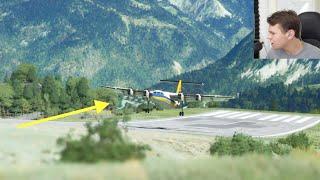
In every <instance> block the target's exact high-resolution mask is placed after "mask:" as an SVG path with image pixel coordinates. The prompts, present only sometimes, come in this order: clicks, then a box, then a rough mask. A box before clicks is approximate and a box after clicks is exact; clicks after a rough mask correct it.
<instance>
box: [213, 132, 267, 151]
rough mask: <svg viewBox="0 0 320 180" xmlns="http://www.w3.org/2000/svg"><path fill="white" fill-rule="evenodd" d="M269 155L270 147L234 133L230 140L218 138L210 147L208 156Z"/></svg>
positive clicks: (249, 137)
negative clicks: (252, 153) (251, 153)
mask: <svg viewBox="0 0 320 180" xmlns="http://www.w3.org/2000/svg"><path fill="white" fill-rule="evenodd" d="M249 152H256V153H267V154H270V153H271V149H270V147H268V146H267V145H265V144H264V143H263V142H262V141H258V140H254V139H253V138H252V137H251V136H247V135H244V134H238V133H235V134H234V135H233V136H232V138H228V137H219V138H218V139H217V141H216V142H215V143H213V144H212V145H211V147H210V154H212V155H214V154H218V155H220V156H221V155H233V156H240V155H243V154H245V153H249Z"/></svg>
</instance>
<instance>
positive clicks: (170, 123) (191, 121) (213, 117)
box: [127, 110, 320, 137]
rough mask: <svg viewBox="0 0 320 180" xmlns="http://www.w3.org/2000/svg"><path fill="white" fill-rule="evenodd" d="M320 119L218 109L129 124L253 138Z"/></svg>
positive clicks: (307, 125)
mask: <svg viewBox="0 0 320 180" xmlns="http://www.w3.org/2000/svg"><path fill="white" fill-rule="evenodd" d="M319 122H320V116H317V115H311V114H297V113H273V112H257V111H255V112H253V111H235V110H216V111H213V112H210V113H205V114H201V115H194V116H186V117H177V118H169V119H160V120H148V121H145V120H144V121H132V122H129V123H128V124H127V126H128V127H129V128H131V129H144V130H159V131H170V132H184V133H193V134H206V135H213V136H232V135H233V134H234V133H235V132H238V133H245V134H247V135H251V136H254V137H273V136H282V135H287V134H291V133H294V132H298V131H301V130H304V129H307V128H310V127H312V126H315V125H316V124H318V123H319Z"/></svg>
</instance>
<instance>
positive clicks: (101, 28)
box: [0, 0, 250, 88]
mask: <svg viewBox="0 0 320 180" xmlns="http://www.w3.org/2000/svg"><path fill="white" fill-rule="evenodd" d="M229 3H235V2H231V1H230V2H229ZM228 6H231V5H228ZM232 6H233V5H232ZM246 8H247V7H245V8H244V9H246ZM248 8H250V7H248ZM199 11H201V10H200V9H199ZM203 11H208V10H203ZM229 11H230V10H228V12H229ZM247 11H250V9H249V10H248V9H247ZM199 13H200V14H201V12H199ZM230 13H232V12H230ZM202 14H205V12H203V13H202ZM227 15H229V13H227ZM212 19H214V17H212ZM231 21H234V20H232V19H230V18H229V19H225V20H224V23H225V24H231V23H232V22H231ZM244 28H245V29H247V28H246V27H244ZM245 29H243V30H242V31H241V33H235V35H233V36H225V34H224V32H225V31H228V28H221V27H210V26H208V24H206V23H204V22H202V21H197V20H196V19H193V18H192V17H191V16H189V15H188V14H186V13H185V12H183V11H182V10H180V9H179V8H177V7H176V6H175V5H172V4H171V3H170V2H168V1H166V0H164V1H157V0H121V1H120V0H108V1H105V0H68V1H66V0H10V1H9V0H5V1H1V2H0V41H1V43H0V62H1V64H2V65H3V66H2V67H0V77H4V76H6V75H9V74H10V73H11V72H12V70H13V69H14V68H15V67H16V66H17V65H19V64H21V63H31V64H34V65H36V66H37V68H38V70H39V71H40V73H41V75H46V74H57V75H61V77H62V78H64V79H65V78H67V77H68V76H85V77H87V78H89V79H90V80H91V81H92V82H93V85H95V86H99V85H106V84H108V85H117V86H133V87H137V88H139V87H140V88H143V87H148V86H150V85H152V84H153V83H154V82H157V81H158V80H159V79H164V78H170V77H172V76H174V75H178V74H181V73H184V72H188V71H192V70H195V69H201V68H203V67H206V66H207V65H208V64H210V63H212V62H214V61H215V60H216V59H219V58H221V57H223V56H224V55H225V54H226V53H227V52H228V51H229V50H230V49H231V48H232V47H233V46H234V44H235V43H236V42H238V41H239V38H240V37H241V38H242V37H244V35H245V34H246V32H247V30H245Z"/></svg>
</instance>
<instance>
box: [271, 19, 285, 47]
mask: <svg viewBox="0 0 320 180" xmlns="http://www.w3.org/2000/svg"><path fill="white" fill-rule="evenodd" d="M268 39H269V40H270V44H271V46H272V48H273V49H282V48H283V47H284V46H285V45H286V44H287V43H288V41H289V38H288V35H287V33H285V32H283V29H282V27H281V26H280V25H279V24H276V25H274V26H272V25H269V36H268Z"/></svg>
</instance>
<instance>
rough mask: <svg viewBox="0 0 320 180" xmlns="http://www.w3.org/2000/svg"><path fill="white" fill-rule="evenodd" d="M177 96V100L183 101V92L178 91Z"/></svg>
mask: <svg viewBox="0 0 320 180" xmlns="http://www.w3.org/2000/svg"><path fill="white" fill-rule="evenodd" d="M178 97H179V100H180V101H181V102H184V94H183V93H179V94H178Z"/></svg>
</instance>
